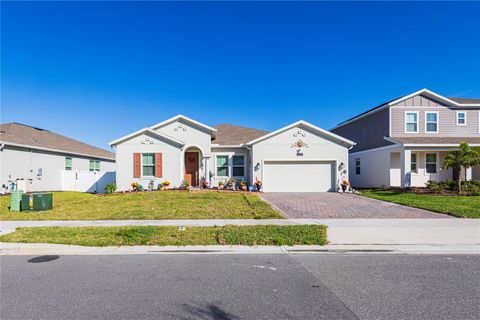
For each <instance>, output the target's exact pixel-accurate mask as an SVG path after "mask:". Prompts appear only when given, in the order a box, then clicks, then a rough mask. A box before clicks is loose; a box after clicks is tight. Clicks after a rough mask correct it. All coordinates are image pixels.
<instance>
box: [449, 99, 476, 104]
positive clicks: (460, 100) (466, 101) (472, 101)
mask: <svg viewBox="0 0 480 320" xmlns="http://www.w3.org/2000/svg"><path fill="white" fill-rule="evenodd" d="M448 99H450V100H453V101H455V102H456V103H462V104H469V103H472V104H476V103H480V99H479V98H448Z"/></svg>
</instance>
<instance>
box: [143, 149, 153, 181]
mask: <svg viewBox="0 0 480 320" xmlns="http://www.w3.org/2000/svg"><path fill="white" fill-rule="evenodd" d="M144 154H152V155H153V164H152V165H151V164H146V166H151V167H153V176H145V175H144V174H143V155H144ZM155 160H156V159H155V153H154V152H142V153H140V168H141V169H140V170H141V175H140V177H141V178H155Z"/></svg>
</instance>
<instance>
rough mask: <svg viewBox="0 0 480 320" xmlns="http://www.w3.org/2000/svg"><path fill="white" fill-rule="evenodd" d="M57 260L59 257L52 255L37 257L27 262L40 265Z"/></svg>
mask: <svg viewBox="0 0 480 320" xmlns="http://www.w3.org/2000/svg"><path fill="white" fill-rule="evenodd" d="M58 258H60V256H56V255H52V256H38V257H35V258H32V259H30V260H28V261H27V262H30V263H42V262H49V261H53V260H57V259H58Z"/></svg>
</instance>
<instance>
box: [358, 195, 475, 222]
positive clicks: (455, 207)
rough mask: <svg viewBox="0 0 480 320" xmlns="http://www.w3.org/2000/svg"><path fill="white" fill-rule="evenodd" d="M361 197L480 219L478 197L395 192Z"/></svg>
mask: <svg viewBox="0 0 480 320" xmlns="http://www.w3.org/2000/svg"><path fill="white" fill-rule="evenodd" d="M361 195H362V196H366V197H369V198H374V199H378V200H383V201H389V202H394V203H398V204H402V205H405V206H410V207H415V208H420V209H426V210H430V211H435V212H438V213H445V214H449V215H452V216H455V217H459V218H477V219H478V218H480V196H453V195H448V196H447V195H432V194H417V193H411V192H402V191H396V190H362V191H361Z"/></svg>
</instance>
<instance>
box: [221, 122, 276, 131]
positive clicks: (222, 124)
mask: <svg viewBox="0 0 480 320" xmlns="http://www.w3.org/2000/svg"><path fill="white" fill-rule="evenodd" d="M225 125H227V126H232V127H237V128H243V129H251V130H257V131H264V132H269V131H267V130H263V129H257V128H252V127H245V126H239V125H236V124H231V123H219V124H216V125H214V126H213V127H214V128H216V127H218V126H225Z"/></svg>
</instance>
